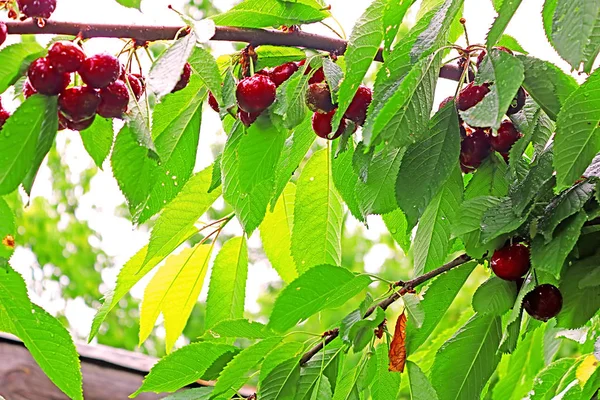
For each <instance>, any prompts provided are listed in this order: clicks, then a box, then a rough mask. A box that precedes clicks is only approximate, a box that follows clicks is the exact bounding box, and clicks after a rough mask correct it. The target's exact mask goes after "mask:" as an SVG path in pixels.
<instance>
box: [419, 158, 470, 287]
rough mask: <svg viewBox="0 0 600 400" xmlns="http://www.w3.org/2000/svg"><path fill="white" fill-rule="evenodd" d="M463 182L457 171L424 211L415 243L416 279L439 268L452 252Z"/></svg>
mask: <svg viewBox="0 0 600 400" xmlns="http://www.w3.org/2000/svg"><path fill="white" fill-rule="evenodd" d="M462 190H463V182H462V176H461V174H460V172H459V170H458V168H456V167H455V168H454V176H451V177H450V178H449V179H448V181H447V182H446V183H445V184H444V186H443V187H442V189H441V190H440V191H439V193H438V194H437V195H436V196H435V197H434V198H433V200H432V201H431V203H430V204H429V206H428V207H427V208H426V209H425V212H424V213H423V217H422V218H421V221H420V222H419V227H418V228H417V233H416V235H415V239H414V247H413V252H414V266H415V276H419V275H422V274H424V273H426V272H429V271H431V270H433V269H435V268H437V267H439V266H440V265H441V264H442V263H443V262H444V260H445V259H446V257H447V255H448V250H450V237H451V233H452V232H451V231H452V223H453V221H454V219H455V216H456V213H457V212H458V210H459V209H460V204H461V203H462V194H463V193H462Z"/></svg>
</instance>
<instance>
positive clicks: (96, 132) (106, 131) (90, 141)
mask: <svg viewBox="0 0 600 400" xmlns="http://www.w3.org/2000/svg"><path fill="white" fill-rule="evenodd" d="M79 134H80V135H81V141H82V142H83V147H85V150H86V151H87V152H88V154H89V155H90V157H92V160H94V163H95V164H96V166H97V167H98V168H100V169H102V164H103V163H104V160H106V158H107V157H108V155H109V154H110V149H111V148H112V144H113V139H114V136H115V134H114V131H113V124H112V120H110V119H107V118H101V117H99V116H96V119H94V123H93V124H92V126H90V127H89V128H87V129H86V130H83V131H81V132H79Z"/></svg>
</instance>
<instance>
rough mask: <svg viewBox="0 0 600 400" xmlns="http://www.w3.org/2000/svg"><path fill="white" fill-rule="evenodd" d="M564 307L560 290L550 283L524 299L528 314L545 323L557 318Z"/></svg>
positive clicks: (539, 287) (537, 288) (534, 290)
mask: <svg viewBox="0 0 600 400" xmlns="http://www.w3.org/2000/svg"><path fill="white" fill-rule="evenodd" d="M562 305H563V297H562V294H561V293H560V290H558V288H557V287H556V286H554V285H551V284H549V283H545V284H543V285H540V286H538V287H536V288H535V289H533V290H532V291H531V292H529V293H527V294H526V295H525V297H524V298H523V308H525V311H527V314H529V315H531V317H532V318H535V319H537V320H540V321H544V322H546V321H548V320H549V319H550V318H553V317H556V316H557V315H558V313H559V312H560V310H561V309H562Z"/></svg>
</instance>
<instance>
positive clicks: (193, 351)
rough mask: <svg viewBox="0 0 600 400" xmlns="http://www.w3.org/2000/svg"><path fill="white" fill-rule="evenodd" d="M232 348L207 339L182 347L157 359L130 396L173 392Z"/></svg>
mask: <svg viewBox="0 0 600 400" xmlns="http://www.w3.org/2000/svg"><path fill="white" fill-rule="evenodd" d="M236 350H237V348H236V347H233V346H229V345H227V344H221V343H211V342H197V343H192V344H189V345H187V346H185V347H182V348H181V349H179V350H177V351H175V352H173V353H171V354H169V355H167V356H165V357H163V358H161V359H160V360H159V361H158V362H157V363H156V364H155V365H154V366H153V367H152V369H151V370H150V373H149V374H148V375H146V378H145V379H144V383H143V384H142V386H141V387H140V388H139V389H138V390H137V391H136V392H135V393H134V394H133V395H132V396H137V395H138V394H140V393H143V392H155V393H161V392H174V391H176V390H178V389H180V388H182V387H184V386H186V385H189V384H190V383H192V382H195V381H197V380H198V379H200V378H202V376H203V375H204V373H205V372H206V371H207V370H208V368H210V366H211V365H213V363H214V362H215V361H217V360H218V359H219V357H221V356H223V355H224V354H226V353H234V352H235V351H236Z"/></svg>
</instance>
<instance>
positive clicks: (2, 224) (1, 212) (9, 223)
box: [0, 197, 17, 272]
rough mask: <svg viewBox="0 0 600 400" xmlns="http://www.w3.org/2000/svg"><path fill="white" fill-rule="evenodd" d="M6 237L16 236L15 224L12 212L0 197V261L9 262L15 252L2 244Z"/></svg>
mask: <svg viewBox="0 0 600 400" xmlns="http://www.w3.org/2000/svg"><path fill="white" fill-rule="evenodd" d="M7 236H12V237H13V238H15V237H16V236H17V224H16V222H15V215H14V213H13V211H12V210H11V209H10V207H9V206H8V204H6V201H4V199H3V198H2V197H0V243H1V244H0V259H5V260H9V259H10V257H11V256H12V254H13V253H14V251H15V249H14V247H13V246H8V245H7V244H5V243H3V241H4V239H5V238H6V237H7ZM0 272H1V271H0Z"/></svg>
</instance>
